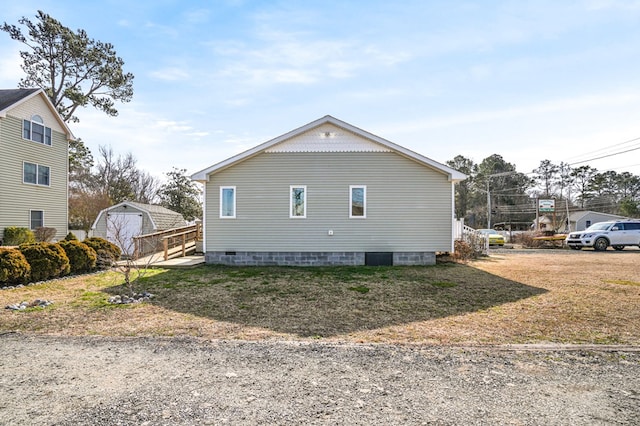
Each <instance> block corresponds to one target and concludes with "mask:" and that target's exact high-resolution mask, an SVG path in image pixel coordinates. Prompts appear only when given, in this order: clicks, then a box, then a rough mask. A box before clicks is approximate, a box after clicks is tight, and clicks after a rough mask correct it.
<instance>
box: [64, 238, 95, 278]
mask: <svg viewBox="0 0 640 426" xmlns="http://www.w3.org/2000/svg"><path fill="white" fill-rule="evenodd" d="M59 244H60V247H62V248H63V249H64V251H65V253H66V254H67V257H68V258H69V263H70V265H71V273H72V274H79V273H83V272H89V271H92V270H93V269H95V267H96V260H97V258H98V255H97V254H96V251H95V250H94V249H92V248H91V247H89V246H88V245H86V244H84V243H81V242H80V241H78V240H65V241H61V242H60V243H59Z"/></svg>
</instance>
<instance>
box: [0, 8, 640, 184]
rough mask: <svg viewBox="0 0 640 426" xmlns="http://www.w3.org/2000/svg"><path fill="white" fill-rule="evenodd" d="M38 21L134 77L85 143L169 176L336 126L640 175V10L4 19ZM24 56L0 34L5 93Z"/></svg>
mask: <svg viewBox="0 0 640 426" xmlns="http://www.w3.org/2000/svg"><path fill="white" fill-rule="evenodd" d="M38 9H40V10H43V11H44V12H46V13H48V14H50V15H52V16H53V17H54V18H56V19H58V20H60V21H61V22H62V23H63V24H64V25H66V26H68V27H70V28H72V29H78V28H82V29H84V30H86V31H87V33H88V34H89V36H90V37H92V38H95V39H98V40H101V41H103V42H110V43H112V44H114V46H115V49H116V51H117V53H118V55H119V56H120V57H122V58H123V59H124V61H125V70H126V71H129V72H132V73H133V74H134V75H135V80H134V98H133V100H132V102H130V103H127V104H118V105H117V108H118V109H119V111H120V115H119V116H118V117H115V118H113V117H108V116H106V115H105V114H103V113H100V112H98V111H95V110H92V109H84V110H81V111H78V112H77V115H78V116H79V118H80V123H78V124H71V125H70V127H71V129H72V130H73V132H74V133H75V135H76V136H78V137H81V138H82V139H83V140H84V141H85V142H86V143H87V145H88V146H89V147H90V148H91V150H92V152H93V153H94V155H96V154H97V152H98V146H99V145H106V146H111V147H112V148H113V150H114V151H115V152H116V153H121V154H125V153H127V152H131V153H133V155H134V156H135V157H136V158H137V160H138V165H139V167H140V168H142V169H144V170H147V171H148V172H150V173H151V174H153V175H154V176H157V177H159V178H162V177H163V173H165V172H168V171H170V170H171V168H172V167H178V168H185V169H187V171H188V173H189V174H191V173H194V172H196V171H199V170H201V169H204V168H206V167H208V166H210V165H212V164H215V163H217V162H219V161H221V160H224V159H226V158H228V157H230V156H232V155H234V154H237V153H239V152H242V151H244V150H246V149H249V148H251V147H253V146H255V145H257V144H259V143H262V142H265V141H267V140H270V139H272V138H274V137H277V136H279V135H281V134H283V133H285V132H288V131H290V130H292V129H294V128H297V127H299V126H302V125H304V124H306V123H308V122H310V121H313V120H315V119H317V118H320V117H322V116H324V115H327V114H330V115H333V116H334V117H336V118H338V119H340V120H343V121H346V122H348V123H350V124H352V125H354V126H357V127H360V128H362V129H364V130H367V131H369V132H371V133H374V134H376V135H378V136H380V137H383V138H385V139H388V140H390V141H392V142H394V143H397V144H400V145H402V146H405V147H407V148H409V149H412V150H414V151H416V152H418V153H420V154H422V155H425V156H427V157H430V158H432V159H434V160H436V161H439V162H443V163H444V162H446V161H447V160H450V159H452V158H453V157H454V156H456V155H458V154H461V155H464V156H466V157H468V158H471V159H473V160H474V161H476V162H480V161H482V159H484V158H485V157H487V156H489V155H492V154H500V155H502V156H503V157H504V159H505V160H506V161H508V162H511V163H514V164H515V165H516V166H517V170H518V171H520V172H525V173H527V172H530V171H531V170H532V169H533V168H535V167H537V166H538V165H539V163H540V161H541V160H544V159H549V160H551V161H552V162H554V163H559V162H561V161H564V162H569V163H575V162H578V161H581V160H590V159H592V158H595V157H599V156H602V155H607V154H609V153H614V152H619V151H623V150H632V151H630V152H628V153H626V154H622V155H614V156H611V157H607V158H603V159H600V160H593V161H588V162H586V163H579V164H576V166H577V165H582V164H589V165H591V166H593V167H596V168H597V169H599V170H601V171H604V170H615V171H617V172H622V171H629V172H632V173H634V174H640V149H635V148H640V141H637V140H636V141H631V140H633V139H635V138H639V137H640V72H639V65H640V1H634V0H626V1H625V0H584V1H577V0H576V1H570V0H566V1H557V0H555V1H545V0H539V1H529V2H523V1H450V2H442V1H428V0H416V1H397V2H389V1H377V0H369V1H330V0H325V1H315V0H309V1H289V0H286V1H266V0H263V1H243V0H226V1H225V0H217V1H187V0H175V1H174V0H148V1H147V0H135V1H132V0H128V1H120V0H113V1H91V2H88V1H66V0H39V1H32V0H21V1H20V2H11V3H10V4H9V5H4V6H3V13H2V18H1V19H2V20H4V21H6V22H8V23H11V24H17V21H18V19H19V18H20V17H22V16H26V17H28V18H29V19H31V20H35V14H36V11H37V10H38ZM20 49H21V45H20V44H18V43H17V42H14V41H13V40H11V39H10V38H9V37H8V35H7V34H5V33H0V52H2V55H0V87H3V88H13V87H15V86H16V84H17V82H18V81H19V79H20V77H21V76H22V70H21V69H20V63H21V60H20V58H19V54H18V52H19V50H20ZM627 141H631V142H627ZM633 149H635V150H633Z"/></svg>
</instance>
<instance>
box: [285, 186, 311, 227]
mask: <svg viewBox="0 0 640 426" xmlns="http://www.w3.org/2000/svg"><path fill="white" fill-rule="evenodd" d="M294 188H302V190H303V191H304V192H303V193H304V198H303V199H302V203H303V206H304V214H303V215H302V216H294V215H293V189H294ZM306 218H307V185H290V186H289V219H306Z"/></svg>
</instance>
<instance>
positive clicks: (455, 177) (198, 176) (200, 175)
mask: <svg viewBox="0 0 640 426" xmlns="http://www.w3.org/2000/svg"><path fill="white" fill-rule="evenodd" d="M327 123H329V124H333V125H335V126H337V127H341V128H343V129H346V130H348V131H350V132H352V133H354V134H356V135H358V136H361V137H363V138H365V139H368V140H370V141H372V142H375V143H377V144H380V145H382V146H384V147H386V148H389V149H391V150H392V151H393V152H395V153H397V154H400V155H402V156H404V157H407V158H409V159H412V160H414V161H416V162H418V163H420V164H422V165H424V166H427V167H429V168H431V169H434V170H436V171H439V172H441V173H444V174H446V175H447V176H448V177H449V180H450V181H452V182H458V181H461V180H464V179H466V178H467V175H465V174H464V173H460V172H459V171H457V170H455V169H452V168H451V167H448V166H445V165H444V164H441V163H438V162H437V161H434V160H432V159H430V158H427V157H425V156H423V155H420V154H418V153H416V152H413V151H411V150H409V149H407V148H404V147H402V146H400V145H397V144H395V143H393V142H390V141H388V140H386V139H383V138H381V137H379V136H376V135H374V134H372V133H369V132H367V131H365V130H362V129H360V128H358V127H355V126H353V125H351V124H349V123H346V122H344V121H341V120H338V119H337V118H335V117H332V116H330V115H326V116H324V117H322V118H320V119H318V120H315V121H312V122H311V123H309V124H306V125H304V126H302V127H299V128H297V129H295V130H292V131H290V132H288V133H285V134H284V135H282V136H278V137H277V138H275V139H271V140H270V141H267V142H265V143H263V144H260V145H258V146H256V147H254V148H251V149H249V150H247V151H245V152H243V153H240V154H238V155H235V156H233V157H231V158H228V159H226V160H224V161H221V162H219V163H217V164H214V165H213V166H211V167H207V168H206V169H203V170H201V171H199V172H197V173H194V174H193V175H191V179H193V180H195V181H199V182H206V181H208V180H209V176H210V175H211V174H213V173H215V172H218V171H220V170H224V169H226V168H227V167H231V166H233V165H234V164H237V163H239V162H241V161H244V160H247V159H249V158H251V157H253V156H255V155H258V154H261V153H263V152H265V151H266V150H267V149H269V148H271V147H273V146H274V145H277V144H279V143H281V142H284V141H286V140H289V139H291V138H293V137H295V136H298V135H300V134H302V133H304V132H307V131H309V130H311V129H313V128H315V127H318V126H321V125H323V124H327Z"/></svg>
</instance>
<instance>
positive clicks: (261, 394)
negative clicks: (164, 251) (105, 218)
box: [0, 334, 640, 425]
mask: <svg viewBox="0 0 640 426" xmlns="http://www.w3.org/2000/svg"><path fill="white" fill-rule="evenodd" d="M0 347H1V348H2V353H1V355H0V424H3V425H4V424H11V425H16V424H29V425H38V424H47V425H50V424H56V425H78V424H80V425H85V424H92V425H107V424H108V425H129V424H131V425H145V424H147V425H172V424H186V425H191V424H195V425H200V424H215V425H217V424H235V425H239V424H290V425H294V424H295V425H297V424H361V425H372V424H384V425H390V424H407V425H414V424H415V425H418V424H433V425H449V424H452V425H453V424H456V425H459V424H465V425H473V424H513V425H567V424H571V425H580V424H587V425H592V424H595V425H637V424H640V393H639V390H640V351H639V350H640V349H639V348H637V347H627V348H623V347H618V348H604V347H598V348H596V349H594V348H593V347H579V348H576V347H559V346H550V347H529V346H521V347H510V348H505V347H493V348H461V347H431V346H421V347H408V346H388V345H357V344H325V343H320V342H319V343H291V342H241V341H213V342H205V341H198V340H191V339H189V340H185V339H143V338H136V339H114V338H87V337H83V338H70V337H35V336H22V335H19V334H6V335H3V336H0Z"/></svg>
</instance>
